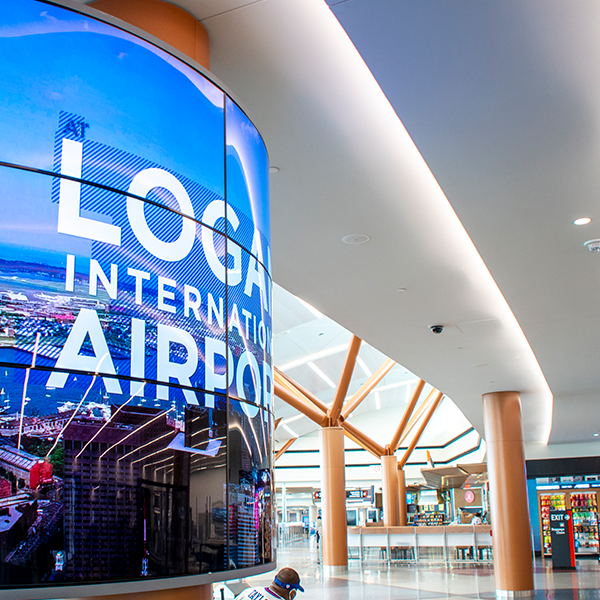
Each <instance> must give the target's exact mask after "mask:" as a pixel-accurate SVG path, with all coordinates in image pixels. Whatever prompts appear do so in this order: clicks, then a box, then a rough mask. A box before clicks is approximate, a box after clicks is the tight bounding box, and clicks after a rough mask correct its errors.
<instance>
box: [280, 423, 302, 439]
mask: <svg viewBox="0 0 600 600" xmlns="http://www.w3.org/2000/svg"><path fill="white" fill-rule="evenodd" d="M281 426H282V427H283V428H284V429H285V430H286V431H287V432H288V433H289V434H290V435H291V436H292V437H295V438H297V437H300V436H299V435H298V434H297V433H296V432H295V431H294V430H293V429H292V428H291V427H288V426H287V425H281Z"/></svg>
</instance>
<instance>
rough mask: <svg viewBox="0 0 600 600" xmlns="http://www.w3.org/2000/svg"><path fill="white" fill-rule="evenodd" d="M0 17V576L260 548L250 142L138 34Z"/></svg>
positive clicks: (234, 110) (267, 473)
mask: <svg viewBox="0 0 600 600" xmlns="http://www.w3.org/2000/svg"><path fill="white" fill-rule="evenodd" d="M0 14H1V17H0V52H2V55H3V56H11V57H13V59H11V60H10V61H0V96H1V97H2V98H3V101H2V102H1V103H0V206H1V207H2V213H3V219H2V222H3V225H2V227H1V229H0V587H11V586H19V585H54V584H63V583H85V582H94V581H116V580H130V579H139V578H152V577H167V576H175V575H194V574H203V573H214V572H218V571H228V570H233V569H240V568H248V567H253V566H257V565H261V564H265V563H269V562H272V561H273V560H274V551H273V540H272V539H271V519H272V510H273V506H272V494H273V481H272V447H271V430H272V413H271V408H272V396H273V382H272V334H271V286H272V284H271V275H270V263H271V260H270V224H269V218H268V214H269V210H268V158H267V154H266V149H265V147H264V144H263V142H262V139H261V138H260V135H259V134H258V132H257V131H256V129H255V128H254V126H253V125H252V123H251V122H250V121H249V120H248V118H247V117H246V115H244V113H243V112H242V111H241V110H240V109H239V108H238V107H237V106H236V105H235V104H234V103H233V102H232V101H231V100H230V99H229V98H228V97H227V95H226V94H225V93H224V92H223V91H222V90H221V89H219V88H218V87H216V86H215V85H214V84H213V83H211V82H210V81H209V80H208V79H206V78H205V77H204V76H203V75H201V74H200V73H198V72H197V71H195V70H194V69H192V68H190V67H189V66H188V65H186V64H184V63H182V62H181V61H179V60H177V59H176V58H174V57H172V56H170V55H169V54H167V53H166V52H164V51H163V50H161V49H159V48H157V47H156V46H153V45H152V44H150V43H148V42H146V41H144V40H141V39H140V38H137V37H135V36H133V35H131V34H129V33H127V32H125V31H123V30H120V29H117V28H115V27H112V26H110V25H107V24H105V23H102V22H101V21H97V20H95V19H92V18H90V17H88V16H87V15H83V14H80V13H76V12H72V11H70V10H67V9H63V8H60V7H57V6H54V5H51V4H46V3H44V2H40V1H36V0H20V1H19V2H18V3H14V2H2V11H1V12H0ZM225 164H227V169H226V168H225ZM232 576H233V575H231V574H229V575H227V576H226V578H231V577H232ZM224 578H225V576H224Z"/></svg>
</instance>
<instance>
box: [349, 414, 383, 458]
mask: <svg viewBox="0 0 600 600" xmlns="http://www.w3.org/2000/svg"><path fill="white" fill-rule="evenodd" d="M341 426H342V427H343V428H344V431H346V432H348V433H349V434H351V435H349V436H348V437H352V438H355V439H356V440H360V441H359V442H358V443H359V445H361V446H362V447H363V448H364V449H365V450H367V451H369V452H371V454H373V455H375V456H377V457H379V458H380V457H382V456H383V455H384V454H385V450H384V448H383V446H381V445H379V444H378V443H377V442H375V441H373V440H372V439H371V438H370V437H369V436H367V435H365V434H364V433H363V432H362V431H360V429H357V428H356V427H354V425H351V424H350V423H348V421H343V422H342V423H341Z"/></svg>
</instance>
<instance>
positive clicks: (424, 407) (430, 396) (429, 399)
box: [396, 388, 437, 450]
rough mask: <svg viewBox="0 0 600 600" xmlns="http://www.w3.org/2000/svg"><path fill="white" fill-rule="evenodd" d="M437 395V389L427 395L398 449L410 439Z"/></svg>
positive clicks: (407, 427) (409, 423)
mask: <svg viewBox="0 0 600 600" xmlns="http://www.w3.org/2000/svg"><path fill="white" fill-rule="evenodd" d="M436 393H437V390H436V389H435V388H433V389H432V390H431V391H430V392H429V394H427V398H425V400H423V402H421V406H419V408H417V412H416V413H415V414H414V415H413V416H412V417H411V418H410V421H409V422H408V425H407V426H406V430H405V431H404V433H403V434H402V437H401V438H400V441H399V442H398V448H399V447H400V444H401V443H402V442H403V441H404V440H405V439H406V438H407V437H408V434H409V433H410V432H411V431H412V430H413V428H414V426H415V425H416V424H417V423H418V422H419V419H420V418H421V417H422V416H423V413H424V412H425V411H426V410H428V409H429V407H430V406H431V402H432V400H433V397H434V396H435V394H436ZM398 448H396V450H398Z"/></svg>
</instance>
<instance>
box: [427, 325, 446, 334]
mask: <svg viewBox="0 0 600 600" xmlns="http://www.w3.org/2000/svg"><path fill="white" fill-rule="evenodd" d="M429 329H431V331H432V332H433V333H437V334H440V333H442V331H444V326H443V325H430V327H429Z"/></svg>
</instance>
